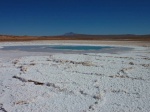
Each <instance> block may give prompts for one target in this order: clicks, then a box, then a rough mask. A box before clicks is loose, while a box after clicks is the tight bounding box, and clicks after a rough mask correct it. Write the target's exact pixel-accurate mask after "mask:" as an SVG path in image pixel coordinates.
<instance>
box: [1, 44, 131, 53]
mask: <svg viewBox="0 0 150 112" xmlns="http://www.w3.org/2000/svg"><path fill="white" fill-rule="evenodd" d="M1 50H5V51H9V50H11V51H12V50H13V51H14V50H15V51H16V50H17V51H26V52H48V53H50V52H52V53H55V52H56V53H57V52H62V53H76V52H78V53H100V52H102V53H103V52H104V53H115V52H121V51H129V50H131V48H128V47H112V46H91V45H90V46H85V45H28V46H4V47H3V48H1Z"/></svg>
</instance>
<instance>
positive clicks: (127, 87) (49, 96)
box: [0, 42, 150, 112]
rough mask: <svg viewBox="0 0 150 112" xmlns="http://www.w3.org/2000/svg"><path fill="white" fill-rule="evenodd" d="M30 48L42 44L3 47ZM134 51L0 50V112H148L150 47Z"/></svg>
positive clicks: (137, 47) (137, 48)
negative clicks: (49, 51)
mask: <svg viewBox="0 0 150 112" xmlns="http://www.w3.org/2000/svg"><path fill="white" fill-rule="evenodd" d="M32 44H34V45H39V44H40V45H41V43H36V42H34V43H23V42H22V43H0V47H3V46H7V45H32ZM42 44H45V43H44V42H43V43H42ZM46 44H48V43H46ZM56 44H57V43H56ZM113 46H115V45H113ZM124 46H125V45H124ZM130 47H131V48H133V50H131V51H128V52H117V53H113V54H110V53H84V54H77V53H76V54H68V53H67V54H63V53H29V52H22V51H2V50H0V112H149V111H150V75H149V74H150V47H141V46H130Z"/></svg>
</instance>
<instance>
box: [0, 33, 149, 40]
mask: <svg viewBox="0 0 150 112" xmlns="http://www.w3.org/2000/svg"><path fill="white" fill-rule="evenodd" d="M31 40H107V41H108V40H111V41H120V40H123V41H150V35H134V34H123V35H120V34H119V35H87V34H77V33H73V32H69V33H65V34H64V35H60V36H26V35H25V36H15V35H0V41H31Z"/></svg>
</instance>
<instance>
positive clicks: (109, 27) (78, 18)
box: [0, 0, 150, 36]
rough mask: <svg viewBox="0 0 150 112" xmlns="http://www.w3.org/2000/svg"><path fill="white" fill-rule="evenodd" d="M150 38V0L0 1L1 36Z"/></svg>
mask: <svg viewBox="0 0 150 112" xmlns="http://www.w3.org/2000/svg"><path fill="white" fill-rule="evenodd" d="M67 32H75V33H81V34H150V0H0V34H11V35H37V36H41V35H61V34H64V33H67Z"/></svg>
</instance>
